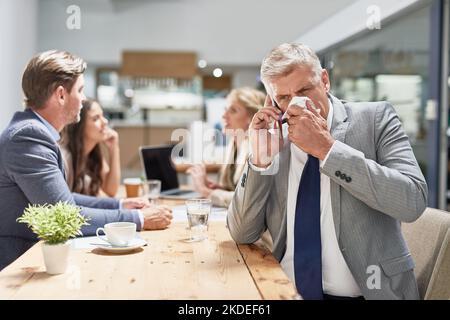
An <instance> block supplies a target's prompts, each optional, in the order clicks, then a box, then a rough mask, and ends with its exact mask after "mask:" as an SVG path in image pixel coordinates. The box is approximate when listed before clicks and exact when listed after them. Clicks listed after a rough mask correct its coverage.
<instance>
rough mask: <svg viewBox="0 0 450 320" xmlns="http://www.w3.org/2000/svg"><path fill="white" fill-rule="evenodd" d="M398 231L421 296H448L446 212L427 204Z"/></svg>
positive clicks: (449, 237)
mask: <svg viewBox="0 0 450 320" xmlns="http://www.w3.org/2000/svg"><path fill="white" fill-rule="evenodd" d="M402 231H403V235H404V237H405V240H406V243H407V244H408V247H409V249H410V251H411V255H412V256H413V258H414V261H415V263H416V268H415V270H414V272H415V275H416V278H417V285H418V287H419V293H420V296H421V298H422V299H450V276H449V273H450V245H449V241H450V213H449V212H445V211H441V210H437V209H432V208H427V209H426V210H425V212H424V213H423V215H422V216H421V217H420V218H419V219H418V220H417V221H415V222H413V223H403V224H402ZM445 276H446V277H445Z"/></svg>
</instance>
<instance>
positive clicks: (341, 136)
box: [329, 94, 349, 242]
mask: <svg viewBox="0 0 450 320" xmlns="http://www.w3.org/2000/svg"><path fill="white" fill-rule="evenodd" d="M329 98H330V100H331V103H332V104H333V121H332V124H331V131H330V132H331V135H332V136H333V138H334V139H336V140H338V141H341V142H345V134H346V133H347V128H348V124H349V123H348V121H347V120H348V116H347V111H346V110H345V107H344V105H343V104H342V102H341V101H340V100H339V99H337V98H336V97H334V96H332V95H331V94H330V95H329ZM330 195H331V206H332V210H333V220H334V227H335V230H336V237H337V240H338V242H339V236H340V228H341V187H340V186H339V185H338V184H337V183H335V182H333V180H330Z"/></svg>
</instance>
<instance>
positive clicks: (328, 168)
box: [227, 96, 428, 299]
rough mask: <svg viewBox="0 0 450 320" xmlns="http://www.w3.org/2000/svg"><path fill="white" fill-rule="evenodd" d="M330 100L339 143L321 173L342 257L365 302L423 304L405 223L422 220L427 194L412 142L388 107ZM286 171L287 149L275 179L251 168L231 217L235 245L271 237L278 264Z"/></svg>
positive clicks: (281, 252) (333, 129) (283, 226)
mask: <svg viewBox="0 0 450 320" xmlns="http://www.w3.org/2000/svg"><path fill="white" fill-rule="evenodd" d="M330 99H331V101H332V103H333V108H334V112H333V122H332V127H331V134H332V136H333V137H334V138H335V139H336V140H337V142H336V143H335V145H334V146H333V148H332V150H331V152H330V154H329V157H328V159H327V161H326V163H325V165H324V167H323V168H322V169H321V173H322V174H326V175H327V176H329V177H330V191H331V202H332V211H333V219H334V224H335V231H336V236H337V239H338V242H339V247H340V250H341V252H342V254H343V256H344V259H345V261H346V262H347V264H348V267H349V269H350V271H351V272H352V274H353V276H354V278H355V280H356V282H357V283H358V285H359V287H360V289H361V292H362V293H363V295H364V297H365V298H366V299H418V298H419V294H418V290H417V284H416V280H415V277H414V272H413V268H414V262H413V259H412V258H411V255H410V253H409V250H408V248H407V246H406V243H405V241H404V239H403V236H402V234H401V229H400V222H401V221H403V222H412V221H414V220H416V219H417V218H419V216H420V215H421V214H422V213H423V211H424V210H425V207H426V203H427V194H428V191H427V185H426V182H425V179H424V177H423V175H422V173H421V171H420V169H419V166H418V164H417V161H416V159H415V157H414V154H413V151H412V149H411V146H410V144H409V141H408V137H407V136H406V135H405V133H404V131H403V129H402V126H401V123H400V121H399V119H398V116H397V115H396V113H395V110H394V108H393V107H392V106H391V105H390V104H388V103H386V102H372V103H347V102H341V101H340V100H338V99H336V98H335V97H333V96H330ZM289 165H290V148H289V145H288V146H285V147H284V148H283V150H282V152H281V153H280V157H279V170H278V171H277V172H276V171H273V172H272V175H267V172H266V173H265V174H262V173H261V172H257V171H254V170H252V169H251V167H250V166H248V164H247V167H246V168H245V171H244V174H243V176H242V178H241V183H240V184H238V186H237V188H236V192H235V195H234V198H233V201H232V203H231V205H230V207H229V209H228V217H227V221H228V226H229V229H230V233H231V235H232V237H233V239H234V240H235V241H236V242H238V243H253V242H255V241H257V240H258V239H259V237H260V236H261V235H262V233H263V232H264V230H266V229H268V230H269V232H270V234H271V236H272V239H273V242H274V246H273V254H274V256H275V257H276V258H277V259H278V260H280V261H281V259H282V257H283V255H284V252H285V250H286V201H287V191H288V173H289ZM272 167H273V168H274V169H276V166H272ZM374 270H375V271H374ZM377 275H379V277H378V278H379V279H378V280H379V282H378V283H377V279H376V278H374V276H375V277H377ZM378 284H379V285H378Z"/></svg>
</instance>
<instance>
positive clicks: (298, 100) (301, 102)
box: [281, 97, 315, 120]
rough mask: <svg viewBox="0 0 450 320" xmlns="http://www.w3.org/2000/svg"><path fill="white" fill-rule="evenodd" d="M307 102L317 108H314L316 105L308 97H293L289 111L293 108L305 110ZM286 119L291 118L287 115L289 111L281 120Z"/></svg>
mask: <svg viewBox="0 0 450 320" xmlns="http://www.w3.org/2000/svg"><path fill="white" fill-rule="evenodd" d="M306 101H309V103H310V104H311V105H312V106H313V107H315V106H314V103H313V102H312V100H311V99H310V98H308V97H293V98H292V99H291V102H289V106H288V109H289V108H290V107H291V106H294V107H299V108H303V109H305V108H306ZM286 118H289V116H288V115H287V111H286V112H285V113H284V114H283V117H281V120H283V119H286Z"/></svg>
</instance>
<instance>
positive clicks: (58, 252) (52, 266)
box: [42, 241, 71, 274]
mask: <svg viewBox="0 0 450 320" xmlns="http://www.w3.org/2000/svg"><path fill="white" fill-rule="evenodd" d="M70 244H71V243H70V241H67V242H65V243H61V244H46V243H43V244H42V253H43V255H44V263H45V268H46V269H47V273H48V274H61V273H64V272H66V269H67V262H68V260H69V252H70Z"/></svg>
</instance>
